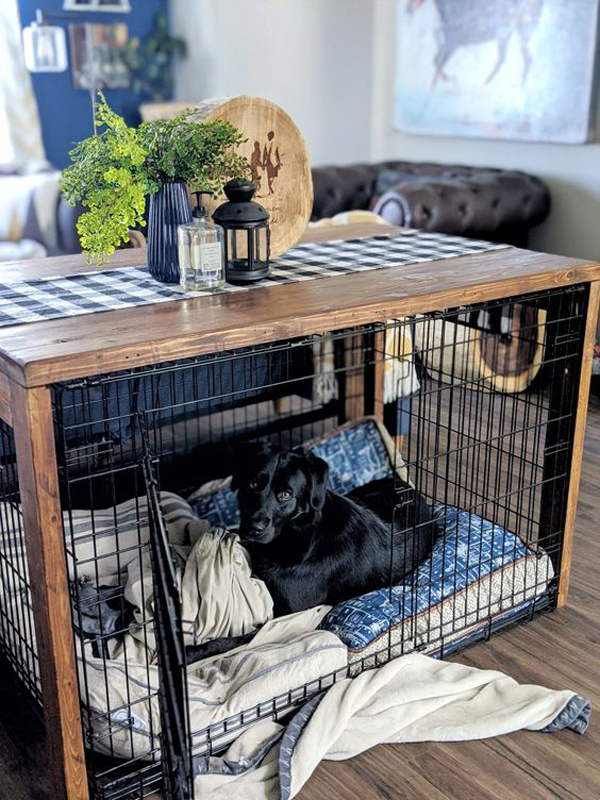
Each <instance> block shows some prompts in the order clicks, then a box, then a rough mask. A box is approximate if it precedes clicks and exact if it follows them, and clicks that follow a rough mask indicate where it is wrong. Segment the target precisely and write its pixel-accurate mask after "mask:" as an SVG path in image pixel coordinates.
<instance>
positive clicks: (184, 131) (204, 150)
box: [62, 95, 249, 265]
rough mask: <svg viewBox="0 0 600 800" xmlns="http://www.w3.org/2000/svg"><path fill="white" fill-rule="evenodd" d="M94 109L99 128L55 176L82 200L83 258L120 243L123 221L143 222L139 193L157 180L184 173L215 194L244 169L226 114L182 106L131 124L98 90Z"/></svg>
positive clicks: (101, 255)
mask: <svg viewBox="0 0 600 800" xmlns="http://www.w3.org/2000/svg"><path fill="white" fill-rule="evenodd" d="M96 109H97V111H96V113H97V120H98V121H97V123H96V124H97V125H98V128H99V129H100V130H99V133H98V134H97V135H96V136H92V137H91V138H89V139H84V140H83V141H82V142H79V144H77V145H76V147H75V148H74V149H73V150H72V151H71V153H70V156H71V160H72V162H73V164H72V165H71V166H70V167H68V168H67V169H66V170H65V171H64V173H63V179H62V191H63V194H64V196H65V197H66V199H67V200H68V201H69V202H70V203H71V204H72V205H76V204H77V203H81V204H82V205H83V206H84V207H85V208H87V211H85V212H84V213H83V214H82V215H81V216H80V217H79V220H78V222H77V230H78V232H79V236H80V239H81V246H82V249H83V250H84V252H86V253H87V255H88V263H91V261H92V260H93V259H95V260H96V262H97V264H98V265H101V264H102V263H103V262H104V260H105V257H106V256H109V255H111V254H112V253H114V251H115V250H116V249H117V247H119V245H120V244H121V243H123V244H125V243H127V241H128V240H129V230H130V229H131V228H135V227H137V226H143V225H145V220H144V213H145V210H146V198H147V196H148V195H150V194H154V193H155V192H157V191H158V189H159V188H160V186H161V184H163V183H166V182H168V181H184V182H185V183H187V184H188V185H189V186H190V188H191V189H192V190H201V191H208V192H211V193H212V194H218V193H220V192H221V190H222V188H223V185H224V184H225V183H226V182H227V181H228V180H230V179H231V178H236V177H240V176H245V175H248V173H249V165H248V162H247V160H246V159H245V158H244V157H243V156H241V155H240V154H239V153H237V152H236V151H235V148H236V147H237V145H239V144H241V143H242V142H243V141H244V139H243V137H242V135H241V134H240V133H239V131H238V130H237V129H236V128H235V127H234V126H233V125H231V124H230V123H229V122H224V121H222V120H215V121H212V122H194V121H193V120H192V119H191V115H193V113H194V112H193V110H188V111H185V112H184V113H183V114H180V115H179V116H178V117H175V118H174V119H170V120H157V121H155V122H144V123H142V124H141V125H140V126H139V127H138V128H132V127H129V126H128V125H127V123H126V122H125V120H124V119H123V118H122V117H120V116H119V115H118V114H115V112H114V111H112V109H111V108H110V107H109V106H108V104H107V103H106V100H105V99H104V96H103V95H100V102H99V103H97V104H96Z"/></svg>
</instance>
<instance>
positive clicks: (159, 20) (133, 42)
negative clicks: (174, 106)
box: [120, 14, 187, 102]
mask: <svg viewBox="0 0 600 800" xmlns="http://www.w3.org/2000/svg"><path fill="white" fill-rule="evenodd" d="M186 55H187V45H186V43H185V41H184V40H183V39H180V38H178V37H176V36H172V35H171V34H170V33H169V23H168V21H167V17H166V15H165V14H157V15H156V18H155V22H154V29H153V30H152V32H151V33H150V35H149V36H147V37H146V38H145V39H143V40H142V41H140V40H139V39H137V38H133V39H129V40H128V41H127V43H126V44H125V45H123V47H122V48H121V49H120V56H121V59H122V61H123V63H124V64H125V66H126V67H127V69H128V70H129V74H130V76H131V87H132V89H133V91H134V92H137V93H138V94H141V95H148V96H150V97H151V98H152V100H153V101H155V102H160V101H161V100H165V99H166V98H167V97H170V95H171V92H172V90H173V71H172V69H171V65H172V63H173V57H174V56H179V57H180V58H184V57H185V56H186Z"/></svg>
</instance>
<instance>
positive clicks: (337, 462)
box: [192, 419, 393, 528]
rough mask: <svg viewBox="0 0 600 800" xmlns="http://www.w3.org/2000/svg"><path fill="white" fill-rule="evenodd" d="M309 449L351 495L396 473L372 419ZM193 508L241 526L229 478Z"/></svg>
mask: <svg viewBox="0 0 600 800" xmlns="http://www.w3.org/2000/svg"><path fill="white" fill-rule="evenodd" d="M307 448H308V449H309V450H310V451H311V452H312V453H314V454H315V455H316V456H319V457H320V458H322V459H324V460H325V461H326V462H327V463H328V464H329V485H330V487H331V489H332V490H333V491H334V492H337V494H348V492H351V491H352V489H356V488H357V487H358V486H364V484H365V483H369V482H370V481H375V480H378V479H380V478H388V477H390V476H391V475H392V474H393V465H392V461H391V459H390V455H389V453H388V450H387V448H386V446H385V444H384V442H383V439H382V437H381V433H380V431H379V428H378V427H377V423H376V422H375V421H374V420H372V419H365V420H363V421H361V422H359V423H357V424H356V425H352V426H350V427H346V428H340V429H339V430H337V431H336V432H335V433H333V434H330V435H329V436H327V437H325V438H323V439H320V440H318V441H315V442H314V443H310V444H309V445H308V446H307ZM192 507H193V509H194V511H195V512H196V514H198V516H199V517H200V518H201V519H206V520H208V521H209V522H210V523H211V525H214V526H215V527H221V528H231V527H234V526H236V525H239V521H240V515H239V510H238V503H237V495H236V493H235V492H233V491H232V490H231V488H230V487H229V481H226V482H224V484H223V485H222V487H221V488H220V489H218V490H216V491H213V492H210V493H207V494H205V495H204V496H202V497H198V498H196V499H195V500H193V501H192Z"/></svg>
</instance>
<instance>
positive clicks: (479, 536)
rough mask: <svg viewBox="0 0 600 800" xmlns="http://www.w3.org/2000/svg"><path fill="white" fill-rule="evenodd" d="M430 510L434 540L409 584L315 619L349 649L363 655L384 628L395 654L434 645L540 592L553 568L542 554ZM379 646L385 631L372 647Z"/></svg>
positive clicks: (471, 520)
mask: <svg viewBox="0 0 600 800" xmlns="http://www.w3.org/2000/svg"><path fill="white" fill-rule="evenodd" d="M434 514H435V517H436V519H437V524H438V529H439V531H440V533H439V537H438V540H437V542H436V544H435V546H434V549H433V552H432V555H431V557H430V558H428V559H427V560H426V561H424V562H423V564H421V566H420V567H419V569H418V570H417V571H416V573H414V574H413V575H412V576H411V580H410V582H409V583H406V584H402V585H399V586H395V587H393V589H392V591H391V597H390V590H389V589H378V590H376V591H374V592H370V593H369V594H366V595H363V596H361V597H356V598H354V599H352V600H348V601H346V602H344V603H340V604H339V605H337V606H335V607H334V608H333V609H332V610H331V611H330V612H329V614H328V615H327V616H326V617H325V619H324V620H323V622H322V623H321V627H322V628H323V629H325V630H328V631H331V632H332V633H335V634H337V636H339V637H340V639H341V640H342V641H343V642H344V644H346V645H347V646H348V648H349V649H350V650H351V651H355V652H360V653H364V651H365V648H370V647H371V646H372V645H373V644H374V643H375V642H376V640H377V639H378V637H380V636H382V635H383V634H387V632H388V631H390V630H392V631H394V637H393V646H394V647H399V648H401V649H402V652H408V651H410V650H411V649H415V648H416V647H425V648H427V647H429V649H433V648H434V647H435V646H439V645H440V643H441V641H442V640H443V639H444V637H452V636H457V635H458V633H459V631H460V632H462V634H464V633H465V630H466V629H467V628H469V627H470V626H473V625H476V624H477V623H480V622H481V621H482V620H486V621H487V620H489V619H490V618H491V617H492V616H495V615H497V614H503V613H506V611H507V610H508V609H511V608H514V607H515V606H516V605H522V604H523V603H524V602H526V601H529V602H532V601H533V599H534V598H535V597H536V596H538V595H540V594H542V593H543V592H544V591H545V590H546V588H547V584H548V581H549V580H550V579H551V577H552V576H553V572H552V565H551V562H550V559H549V558H548V556H547V555H546V554H545V553H542V552H537V551H535V550H532V549H531V548H528V547H526V546H525V545H524V544H523V542H522V541H521V540H520V539H519V537H518V536H515V534H514V533H511V532H510V531H507V530H506V529H505V528H502V527H501V526H500V525H495V524H494V523H492V522H489V521H488V520H485V519H482V518H481V517H479V516H477V515H476V514H473V513H470V512H468V511H460V510H459V509H457V508H454V507H452V506H443V505H438V506H436V507H435V511H434ZM386 645H387V636H386V637H385V642H380V643H379V647H380V648H381V647H383V646H386Z"/></svg>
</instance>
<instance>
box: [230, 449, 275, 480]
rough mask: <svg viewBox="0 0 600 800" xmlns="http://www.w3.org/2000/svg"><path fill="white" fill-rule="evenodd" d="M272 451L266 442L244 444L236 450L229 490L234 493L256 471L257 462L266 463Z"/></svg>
mask: <svg viewBox="0 0 600 800" xmlns="http://www.w3.org/2000/svg"><path fill="white" fill-rule="evenodd" d="M273 453H274V450H273V448H272V447H271V445H270V444H268V443H267V442H246V443H245V444H242V445H239V446H238V448H236V461H235V465H234V467H233V472H232V476H231V489H232V490H233V491H234V492H235V491H237V489H239V487H240V484H242V483H244V482H245V481H247V480H248V477H249V473H250V472H254V471H255V470H256V467H257V464H258V462H264V461H267V460H268V459H269V458H271V457H272V456H273Z"/></svg>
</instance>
